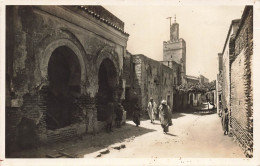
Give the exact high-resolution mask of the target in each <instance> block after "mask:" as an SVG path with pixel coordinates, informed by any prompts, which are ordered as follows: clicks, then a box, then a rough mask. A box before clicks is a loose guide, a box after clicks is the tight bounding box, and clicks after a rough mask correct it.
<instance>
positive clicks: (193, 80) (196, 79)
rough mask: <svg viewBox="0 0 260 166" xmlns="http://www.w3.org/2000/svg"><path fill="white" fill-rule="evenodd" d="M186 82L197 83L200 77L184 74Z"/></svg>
mask: <svg viewBox="0 0 260 166" xmlns="http://www.w3.org/2000/svg"><path fill="white" fill-rule="evenodd" d="M186 83H187V84H198V83H200V78H198V77H195V76H190V75H186Z"/></svg>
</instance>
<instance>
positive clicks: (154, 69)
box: [133, 55, 177, 111]
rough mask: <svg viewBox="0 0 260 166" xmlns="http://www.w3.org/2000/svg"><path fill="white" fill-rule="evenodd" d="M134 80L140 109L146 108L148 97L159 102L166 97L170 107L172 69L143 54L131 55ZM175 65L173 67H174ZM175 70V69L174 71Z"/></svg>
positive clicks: (171, 99)
mask: <svg viewBox="0 0 260 166" xmlns="http://www.w3.org/2000/svg"><path fill="white" fill-rule="evenodd" d="M133 63H134V66H135V67H134V69H135V71H134V73H135V78H136V81H135V83H134V89H137V88H139V91H138V98H139V101H140V104H141V107H142V110H143V111H145V110H146V109H147V105H148V102H149V99H150V97H152V98H153V99H154V101H155V102H156V103H157V104H159V103H160V102H161V100H162V99H166V100H167V99H168V100H169V105H170V107H171V108H172V104H173V85H174V79H173V76H174V71H173V69H171V68H170V67H168V66H165V65H163V64H162V63H160V62H158V61H155V60H152V59H150V58H148V57H146V56H144V55H133ZM176 68H177V67H174V69H176ZM176 72H177V71H175V73H176Z"/></svg>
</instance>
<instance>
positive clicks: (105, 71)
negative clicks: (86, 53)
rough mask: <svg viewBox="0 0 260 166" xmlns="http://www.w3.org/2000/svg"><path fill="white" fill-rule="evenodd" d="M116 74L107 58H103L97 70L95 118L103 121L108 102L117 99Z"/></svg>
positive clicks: (112, 64)
mask: <svg viewBox="0 0 260 166" xmlns="http://www.w3.org/2000/svg"><path fill="white" fill-rule="evenodd" d="M118 79H119V78H118V74H117V70H116V67H115V65H114V63H113V61H111V60H110V59H109V58H106V59H104V60H103V61H102V62H101V64H100V67H99V71H98V95H97V119H98V121H105V120H106V117H107V116H108V115H107V110H106V109H107V104H108V102H116V101H117V88H118Z"/></svg>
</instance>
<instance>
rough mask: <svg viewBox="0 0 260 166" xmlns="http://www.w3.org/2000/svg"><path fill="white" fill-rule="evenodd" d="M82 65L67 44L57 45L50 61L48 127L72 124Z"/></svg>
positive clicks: (52, 128)
mask: <svg viewBox="0 0 260 166" xmlns="http://www.w3.org/2000/svg"><path fill="white" fill-rule="evenodd" d="M81 72H82V71H81V67H80V62H79V59H78V57H77V55H76V54H75V53H74V51H72V50H71V49H70V48H69V47H67V46H60V47H57V48H56V49H55V50H54V51H53V52H52V54H51V56H50V59H49V62H48V81H49V86H48V93H47V115H46V127H47V129H51V130H54V129H58V128H62V127H65V126H69V125H70V124H72V120H73V119H72V117H73V111H75V106H74V100H75V98H76V97H77V96H79V95H80V91H81V89H80V82H81Z"/></svg>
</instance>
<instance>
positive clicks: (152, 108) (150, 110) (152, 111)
mask: <svg viewBox="0 0 260 166" xmlns="http://www.w3.org/2000/svg"><path fill="white" fill-rule="evenodd" d="M147 111H148V115H149V117H150V119H151V121H154V120H155V116H156V115H155V114H156V113H157V107H156V103H155V102H153V105H152V103H151V101H150V102H149V103H148V106H147Z"/></svg>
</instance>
